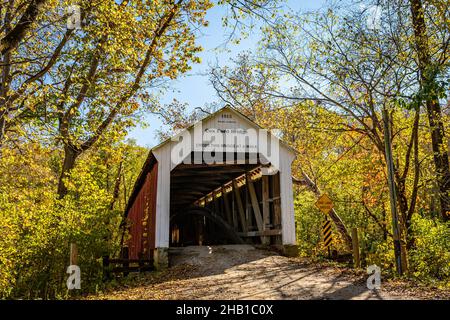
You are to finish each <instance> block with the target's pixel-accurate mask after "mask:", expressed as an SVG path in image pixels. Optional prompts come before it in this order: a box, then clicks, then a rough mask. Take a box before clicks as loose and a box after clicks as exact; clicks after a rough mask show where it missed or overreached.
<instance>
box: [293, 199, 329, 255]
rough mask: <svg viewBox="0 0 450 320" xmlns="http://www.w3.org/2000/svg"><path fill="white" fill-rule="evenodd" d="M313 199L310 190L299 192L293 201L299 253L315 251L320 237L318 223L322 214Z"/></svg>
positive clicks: (312, 252) (319, 223)
mask: <svg viewBox="0 0 450 320" xmlns="http://www.w3.org/2000/svg"><path fill="white" fill-rule="evenodd" d="M315 201H316V200H315V196H314V194H313V193H312V192H303V193H300V194H298V195H297V197H296V198H295V201H294V208H295V221H296V224H297V241H298V245H299V251H300V254H301V255H304V256H311V255H314V254H315V253H317V249H318V245H320V241H321V239H322V238H321V235H320V225H321V223H322V222H323V214H321V213H320V212H318V209H317V208H316V207H315V206H314V203H315Z"/></svg>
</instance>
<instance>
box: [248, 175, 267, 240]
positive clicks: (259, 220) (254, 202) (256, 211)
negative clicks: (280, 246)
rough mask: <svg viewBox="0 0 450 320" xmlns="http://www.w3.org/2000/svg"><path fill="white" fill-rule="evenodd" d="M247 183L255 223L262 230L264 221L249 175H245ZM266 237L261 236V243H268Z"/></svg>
mask: <svg viewBox="0 0 450 320" xmlns="http://www.w3.org/2000/svg"><path fill="white" fill-rule="evenodd" d="M247 184H248V191H249V192H250V200H251V202H252V207H253V213H254V215H255V220H256V225H257V226H258V230H259V231H260V232H263V231H264V221H263V218H262V216H261V211H260V210H259V203H258V198H257V197H256V191H255V186H254V185H253V181H252V179H251V177H250V176H248V175H247ZM267 240H268V237H265V236H261V242H262V244H268V243H267V242H268V241H267Z"/></svg>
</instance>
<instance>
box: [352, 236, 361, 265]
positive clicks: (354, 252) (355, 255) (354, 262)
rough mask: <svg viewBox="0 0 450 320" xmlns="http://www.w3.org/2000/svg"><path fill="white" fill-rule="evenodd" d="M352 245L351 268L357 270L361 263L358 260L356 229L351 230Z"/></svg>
mask: <svg viewBox="0 0 450 320" xmlns="http://www.w3.org/2000/svg"><path fill="white" fill-rule="evenodd" d="M352 244H353V266H354V267H355V268H359V267H360V266H361V262H360V259H359V239H358V229H357V228H353V229H352Z"/></svg>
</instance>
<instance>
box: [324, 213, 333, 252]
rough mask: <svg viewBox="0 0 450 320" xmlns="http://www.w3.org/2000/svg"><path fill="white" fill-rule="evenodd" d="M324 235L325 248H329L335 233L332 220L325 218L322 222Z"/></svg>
mask: <svg viewBox="0 0 450 320" xmlns="http://www.w3.org/2000/svg"><path fill="white" fill-rule="evenodd" d="M322 236H323V242H324V245H325V248H328V247H329V246H330V245H331V243H332V242H333V235H332V233H331V221H330V220H328V219H327V220H325V222H324V223H323V224H322Z"/></svg>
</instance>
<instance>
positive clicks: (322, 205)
mask: <svg viewBox="0 0 450 320" xmlns="http://www.w3.org/2000/svg"><path fill="white" fill-rule="evenodd" d="M316 207H317V208H319V210H320V211H322V212H323V213H325V214H327V213H329V212H330V211H331V209H333V201H331V199H330V197H329V196H328V195H327V194H326V193H325V194H323V195H321V196H320V198H319V199H318V200H317V202H316Z"/></svg>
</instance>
